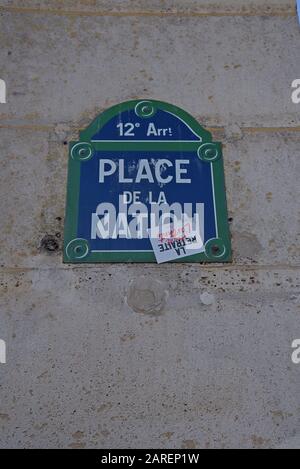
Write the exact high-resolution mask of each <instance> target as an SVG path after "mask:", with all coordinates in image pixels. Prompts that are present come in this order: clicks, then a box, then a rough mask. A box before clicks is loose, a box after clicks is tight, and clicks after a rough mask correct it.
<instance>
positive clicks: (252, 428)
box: [0, 0, 300, 448]
mask: <svg viewBox="0 0 300 469" xmlns="http://www.w3.org/2000/svg"><path fill="white" fill-rule="evenodd" d="M0 25H1V26H0V41H1V42H0V45H1V48H0V78H1V79H3V80H5V82H6V86H7V102H6V104H0V135H1V146H0V153H1V173H0V182H1V186H0V187H1V189H0V190H1V193H0V213H1V230H0V252H1V257H0V266H1V267H0V278H1V280H0V287H1V299H0V301H1V303H0V304H1V312H0V338H1V339H2V340H5V342H6V345H7V363H6V364H5V365H3V364H0V380H1V381H0V446H1V447H2V448H23V447H25V448H273V447H300V393H299V389H300V366H299V365H298V366H297V365H294V364H293V363H292V361H291V353H292V349H291V343H292V341H293V340H294V339H297V338H300V321H299V319H300V283H299V282H300V279H299V276H300V275H299V274H300V259H299V253H300V250H299V231H300V230H299V226H300V225H299V196H300V193H299V175H300V150H299V143H300V121H299V112H300V104H299V105H297V104H293V103H292V100H291V83H292V81H293V80H295V79H296V78H300V69H299V51H300V29H299V24H298V21H297V17H296V10H295V2H294V1H293V0H291V1H289V0H266V1H262V0H252V1H248V0H222V1H220V0H219V1H217V0H214V1H210V0H185V1H183V0H182V1H180V0H170V1H167V0H166V1H158V0H153V1H150V0H133V1H129V0H124V1H121V0H114V1H106V0H76V1H71V0H64V1H61V0H60V1H59V0H39V1H38V0H27V1H26V0H24V1H22V0H19V1H18V0H1V2H0ZM135 98H153V99H158V100H162V101H167V102H170V103H173V104H175V105H178V106H180V107H182V108H184V109H185V110H186V111H188V112H190V113H191V114H192V115H194V116H195V117H196V118H197V120H199V122H200V123H201V124H202V125H203V126H205V127H207V128H208V129H209V130H211V131H212V132H213V136H214V138H215V139H219V140H221V141H223V143H224V163H225V177H226V186H227V199H228V208H229V217H230V221H231V223H230V225H231V234H232V243H233V263H232V264H230V265H222V264H219V265H191V264H180V265H179V264H178V265H177V264H176V265H174V264H166V265H160V266H158V265H150V264H148V265H135V264H128V265H122V264H115V265H78V266H76V265H66V264H63V263H62V252H61V244H62V237H63V231H62V230H63V222H64V206H65V192H66V172H67V148H68V147H67V145H66V142H68V141H70V140H72V139H75V140H76V139H77V138H78V132H79V129H80V128H84V127H85V126H87V125H88V124H89V123H90V121H91V120H92V119H93V118H94V117H96V115H98V114H99V113H100V112H101V111H103V110H104V109H105V108H107V107H109V106H111V105H113V104H116V103H118V102H121V101H126V100H129V99H135ZM207 294H209V295H207ZM157 304H159V307H157Z"/></svg>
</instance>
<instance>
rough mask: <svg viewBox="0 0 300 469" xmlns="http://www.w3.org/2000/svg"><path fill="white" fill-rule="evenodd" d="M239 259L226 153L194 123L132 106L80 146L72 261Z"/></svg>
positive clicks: (70, 210)
mask: <svg viewBox="0 0 300 469" xmlns="http://www.w3.org/2000/svg"><path fill="white" fill-rule="evenodd" d="M178 221H179V222H180V224H179V225H178ZM176 223H177V224H176ZM167 226H168V227H169V228H166V227H167ZM175 233H176V234H175ZM167 251H168V252H167ZM230 258H231V250H230V237H229V231H228V223H227V211H226V199H225V188H224V174H223V162H222V150H221V144H220V143H216V142H212V137H211V134H210V133H209V132H207V131H206V130H204V129H203V128H202V127H201V126H200V125H199V124H198V122H197V121H196V120H194V119H193V118H192V117H191V116H190V115H189V114H187V113H185V112H184V111H183V110H181V109H179V108H177V107H175V106H172V105H170V104H166V103H162V102H158V101H152V100H151V101H129V102H127V103H122V104H120V105H118V106H114V107H113V108H110V109H109V110H108V111H106V112H104V113H103V114H101V115H100V116H99V117H98V118H97V119H95V121H94V122H93V123H92V124H91V125H90V126H89V127H88V128H87V129H86V130H84V131H82V132H81V134H80V141H78V142H72V143H71V144H70V155H69V177H68V194H67V207H66V223H65V240H64V261H65V262H156V261H157V262H166V261H169V260H172V261H173V260H174V261H177V262H226V261H227V262H228V261H230Z"/></svg>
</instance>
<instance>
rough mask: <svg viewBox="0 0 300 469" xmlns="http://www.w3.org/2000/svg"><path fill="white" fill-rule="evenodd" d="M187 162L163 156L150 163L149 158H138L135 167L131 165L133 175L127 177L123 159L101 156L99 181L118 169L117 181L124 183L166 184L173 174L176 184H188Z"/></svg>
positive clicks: (189, 180) (102, 180)
mask: <svg viewBox="0 0 300 469" xmlns="http://www.w3.org/2000/svg"><path fill="white" fill-rule="evenodd" d="M189 163H190V162H189V160H175V163H174V162H173V161H170V160H168V159H166V158H163V159H159V160H152V161H151V164H150V162H149V160H147V159H140V160H139V164H138V165H137V168H134V167H133V168H131V169H130V173H131V174H132V173H133V172H135V175H134V177H132V176H131V177H129V174H127V175H126V174H125V160H124V159H119V160H118V162H116V161H113V160H110V159H106V158H101V160H100V162H99V182H100V183H103V182H105V178H107V177H108V176H112V175H113V174H115V173H116V172H117V171H118V177H119V182H120V183H125V184H126V183H130V184H131V183H133V182H135V183H140V182H145V181H146V182H149V183H150V184H154V183H155V182H157V183H158V184H168V183H170V182H171V181H172V180H173V179H174V176H175V180H176V183H177V184H190V183H191V179H190V178H187V177H186V174H187V172H188V170H187V168H186V167H185V166H187V165H189ZM151 166H152V169H151ZM153 167H154V168H153ZM167 168H170V171H166V169H167ZM134 170H135V171H134ZM165 172H167V173H168V175H166V176H163V174H164V173H165ZM170 173H171V174H170Z"/></svg>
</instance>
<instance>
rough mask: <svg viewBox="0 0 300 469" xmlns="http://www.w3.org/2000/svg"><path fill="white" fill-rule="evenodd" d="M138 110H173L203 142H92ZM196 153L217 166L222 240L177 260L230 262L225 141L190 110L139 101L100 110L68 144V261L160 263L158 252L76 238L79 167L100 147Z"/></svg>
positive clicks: (148, 114)
mask: <svg viewBox="0 0 300 469" xmlns="http://www.w3.org/2000/svg"><path fill="white" fill-rule="evenodd" d="M132 109H134V110H135V112H136V114H137V115H138V116H139V117H144V118H145V119H147V118H150V117H152V116H153V115H154V114H155V112H156V110H157V109H160V110H163V111H168V112H170V113H172V114H174V115H175V116H177V117H178V118H179V119H181V120H182V121H184V123H186V124H187V125H188V126H189V127H190V128H191V129H192V130H193V132H195V133H196V134H197V135H198V136H199V137H201V139H202V141H201V142H199V141H193V142H185V141H169V142H167V141H163V142H157V141H156V142H155V141H152V142H150V141H149V142H145V141H141V142H139V141H130V142H129V141H121V142H120V141H116V142H93V141H92V137H93V136H94V135H95V134H96V133H97V132H98V131H99V130H100V129H101V128H102V127H103V126H104V125H105V124H106V123H107V122H108V121H109V120H110V119H111V118H112V117H114V116H115V115H117V114H119V113H121V112H124V111H129V110H132ZM97 150H101V151H103V150H107V151H116V152H118V151H124V150H126V151H130V150H132V151H133V150H135V151H141V152H142V151H162V152H163V151H181V152H185V151H195V152H196V153H197V154H198V157H199V158H200V159H202V160H203V161H204V162H206V163H207V164H210V165H211V167H212V174H213V182H214V199H215V212H216V224H217V233H218V236H217V238H214V239H210V240H208V241H207V242H206V244H205V251H204V252H203V253H200V254H194V255H192V256H189V257H185V258H182V259H178V260H174V261H172V262H179V263H190V262H198V263H199V262H203V263H206V262H231V260H232V258H231V256H232V254H231V242H230V233H229V226H228V215H227V204H226V194H225V181H224V166H223V156H222V144H221V143H219V142H213V141H212V135H211V133H210V132H208V131H207V130H205V129H204V128H203V127H201V125H200V124H198V122H197V121H196V120H195V119H194V118H193V117H192V116H191V115H190V114H188V113H187V112H185V111H184V110H182V109H180V108H178V107H177V106H174V105H172V104H168V103H164V102H162V101H155V100H148V99H147V100H134V101H126V102H124V103H121V104H118V105H116V106H113V107H111V108H109V109H108V110H106V111H105V112H103V113H102V114H100V115H99V116H98V117H96V119H95V120H94V121H93V122H92V123H91V124H90V125H89V126H88V127H87V128H86V129H85V130H83V131H81V132H80V137H79V141H72V142H70V144H69V163H68V182H67V201H66V217H65V231H64V251H63V261H64V262H65V263H77V264H78V263H97V262H98V263H99V262H101V263H102V262H103V263H105V262H110V263H113V262H120V263H122V262H156V259H155V255H154V253H153V252H122V251H120V252H112V251H107V252H90V250H89V243H88V241H87V240H85V239H79V238H77V225H78V223H77V222H78V202H79V187H80V167H81V165H82V164H84V163H85V161H88V160H89V159H90V158H92V157H93V155H94V153H95V151H97Z"/></svg>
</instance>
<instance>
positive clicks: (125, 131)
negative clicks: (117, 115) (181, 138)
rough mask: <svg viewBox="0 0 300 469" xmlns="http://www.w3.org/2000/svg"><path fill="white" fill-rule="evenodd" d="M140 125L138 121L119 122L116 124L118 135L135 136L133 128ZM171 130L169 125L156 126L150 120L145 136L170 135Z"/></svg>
mask: <svg viewBox="0 0 300 469" xmlns="http://www.w3.org/2000/svg"><path fill="white" fill-rule="evenodd" d="M139 127H140V123H139V122H135V123H132V122H125V123H123V122H120V124H118V125H117V129H118V131H119V136H120V137H135V129H138V128H139ZM172 135H173V132H172V129H171V127H167V128H166V127H165V128H159V127H156V125H155V124H154V122H150V123H149V124H148V127H147V132H146V136H147V137H168V136H169V137H172Z"/></svg>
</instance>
